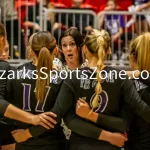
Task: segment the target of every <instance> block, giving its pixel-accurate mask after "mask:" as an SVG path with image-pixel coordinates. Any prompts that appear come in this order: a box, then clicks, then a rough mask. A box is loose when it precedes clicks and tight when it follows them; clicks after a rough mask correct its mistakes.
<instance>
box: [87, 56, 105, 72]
mask: <svg viewBox="0 0 150 150" xmlns="http://www.w3.org/2000/svg"><path fill="white" fill-rule="evenodd" d="M97 62H98V58H96V57H93V58H92V59H89V60H88V67H90V68H92V67H97ZM105 66H106V65H105V64H104V63H103V64H102V69H103V68H104V67H105Z"/></svg>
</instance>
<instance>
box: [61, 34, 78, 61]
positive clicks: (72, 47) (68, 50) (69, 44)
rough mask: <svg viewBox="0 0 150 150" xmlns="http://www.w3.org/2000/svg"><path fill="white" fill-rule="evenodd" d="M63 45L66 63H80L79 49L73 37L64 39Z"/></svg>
mask: <svg viewBox="0 0 150 150" xmlns="http://www.w3.org/2000/svg"><path fill="white" fill-rule="evenodd" d="M61 45H62V52H63V54H64V57H65V60H66V62H72V63H74V62H76V61H78V58H79V57H78V56H79V54H78V48H77V45H76V43H75V41H74V38H73V37H72V36H66V37H63V38H62V40H61Z"/></svg>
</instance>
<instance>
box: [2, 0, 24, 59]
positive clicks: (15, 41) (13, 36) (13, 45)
mask: <svg viewBox="0 0 150 150" xmlns="http://www.w3.org/2000/svg"><path fill="white" fill-rule="evenodd" d="M0 8H1V13H2V14H1V15H2V23H3V24H4V25H5V26H6V31H7V39H8V42H9V43H10V49H11V50H13V56H12V57H14V58H18V57H19V53H18V51H21V58H25V48H24V43H23V36H22V33H21V30H20V31H19V26H20V24H19V22H18V16H17V11H16V10H15V0H5V1H3V0H0ZM20 29H21V28H20ZM12 30H13V31H12ZM19 36H20V37H21V41H20V39H19V38H18V37H19ZM11 41H12V42H11ZM19 41H20V44H21V47H20V48H21V50H20V49H19V47H18V46H19ZM10 54H11V52H10Z"/></svg>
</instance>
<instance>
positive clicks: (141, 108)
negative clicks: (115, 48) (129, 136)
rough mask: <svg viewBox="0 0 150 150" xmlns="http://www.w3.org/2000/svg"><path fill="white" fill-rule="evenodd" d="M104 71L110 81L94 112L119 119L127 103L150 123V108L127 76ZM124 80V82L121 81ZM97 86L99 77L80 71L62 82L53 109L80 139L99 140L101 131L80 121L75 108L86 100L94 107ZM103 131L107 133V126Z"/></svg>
mask: <svg viewBox="0 0 150 150" xmlns="http://www.w3.org/2000/svg"><path fill="white" fill-rule="evenodd" d="M103 71H104V75H103V76H104V77H105V72H106V73H107V77H106V79H104V80H102V82H101V85H102V89H103V91H102V93H101V94H100V95H99V105H98V107H97V108H96V109H95V110H94V111H95V112H97V113H99V114H101V113H102V114H107V115H111V116H118V117H119V115H120V114H119V112H120V110H121V108H122V105H123V104H124V102H125V103H127V104H128V105H129V106H130V108H131V109H132V110H133V111H134V112H136V113H137V114H139V115H140V116H141V117H142V118H144V119H145V120H147V121H149V122H150V108H149V106H147V105H146V104H145V103H144V102H143V101H142V100H141V98H140V95H139V94H138V93H137V91H136V89H135V87H134V85H133V83H132V81H131V80H128V77H127V76H125V75H123V76H122V75H120V74H121V72H120V71H119V70H116V69H114V68H111V67H105V68H104V70H103ZM83 74H84V75H83ZM85 74H86V75H87V79H84V78H85V77H86V76H85ZM104 77H103V78H104ZM121 77H122V78H124V79H121ZM70 78H71V79H70ZM92 78H95V79H92ZM96 84H97V79H96V73H94V71H93V70H92V69H90V68H82V69H79V71H78V74H77V72H75V71H74V72H73V73H72V74H71V76H70V77H68V79H66V80H65V81H64V82H63V85H62V87H61V90H60V92H59V94H58V97H57V101H56V103H55V106H54V108H53V109H52V111H53V112H54V113H56V114H57V119H58V121H59V120H60V119H61V118H62V117H64V120H65V123H66V124H67V126H68V127H69V128H70V129H71V130H72V131H73V132H72V133H74V132H75V133H77V134H78V135H82V136H86V137H91V138H94V139H98V138H99V136H100V133H101V131H102V129H101V128H100V127H99V126H96V125H95V124H92V123H91V122H89V121H87V120H84V119H82V118H80V117H78V116H77V115H76V114H75V106H76V102H77V100H78V99H79V98H84V99H85V100H86V101H87V102H88V104H89V105H90V106H91V103H92V101H93V98H94V96H95V86H96ZM102 128H103V129H106V128H105V126H103V127H102ZM38 129H39V128H38ZM42 130H43V131H44V129H42V127H41V129H39V130H38V132H41V133H42V132H43V131H42ZM106 130H107V129H106Z"/></svg>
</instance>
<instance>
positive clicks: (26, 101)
mask: <svg viewBox="0 0 150 150" xmlns="http://www.w3.org/2000/svg"><path fill="white" fill-rule="evenodd" d="M22 85H23V110H25V111H31V107H30V103H31V102H30V92H31V84H26V83H22ZM49 91H50V87H46V88H45V97H44V100H43V101H42V102H40V101H37V105H36V107H35V111H36V112H44V106H45V103H46V100H47V96H48V94H49Z"/></svg>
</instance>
